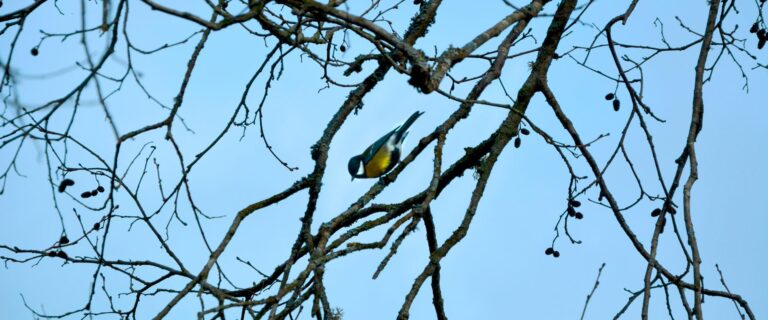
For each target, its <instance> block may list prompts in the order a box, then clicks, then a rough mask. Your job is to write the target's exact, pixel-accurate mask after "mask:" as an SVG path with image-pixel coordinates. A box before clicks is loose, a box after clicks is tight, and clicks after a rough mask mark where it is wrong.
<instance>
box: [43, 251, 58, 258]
mask: <svg viewBox="0 0 768 320" xmlns="http://www.w3.org/2000/svg"><path fill="white" fill-rule="evenodd" d="M45 255H47V256H49V257H55V256H56V251H48V252H47V253H46V254H45Z"/></svg>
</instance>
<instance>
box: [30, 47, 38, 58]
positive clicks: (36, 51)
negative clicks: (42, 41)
mask: <svg viewBox="0 0 768 320" xmlns="http://www.w3.org/2000/svg"><path fill="white" fill-rule="evenodd" d="M29 53H30V54H32V55H33V56H37V55H38V54H39V53H40V51H39V50H37V47H34V48H32V50H29Z"/></svg>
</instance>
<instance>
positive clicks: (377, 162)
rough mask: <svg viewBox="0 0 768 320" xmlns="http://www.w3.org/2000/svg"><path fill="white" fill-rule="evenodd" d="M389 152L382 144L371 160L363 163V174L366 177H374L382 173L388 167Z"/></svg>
mask: <svg viewBox="0 0 768 320" xmlns="http://www.w3.org/2000/svg"><path fill="white" fill-rule="evenodd" d="M391 160H392V159H391V153H390V152H389V151H387V148H386V147H384V146H382V147H381V148H379V151H378V152H376V154H375V155H373V158H371V161H368V163H366V164H365V176H366V177H368V178H375V177H379V176H381V175H383V174H384V173H386V172H387V168H389V163H390V161H391Z"/></svg>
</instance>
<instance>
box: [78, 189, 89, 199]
mask: <svg viewBox="0 0 768 320" xmlns="http://www.w3.org/2000/svg"><path fill="white" fill-rule="evenodd" d="M90 197H91V192H90V191H86V192H83V193H81V194H80V198H83V199H85V198H90Z"/></svg>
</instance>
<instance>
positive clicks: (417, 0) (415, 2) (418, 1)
mask: <svg viewBox="0 0 768 320" xmlns="http://www.w3.org/2000/svg"><path fill="white" fill-rule="evenodd" d="M422 1H423V0H413V4H421V2H422Z"/></svg>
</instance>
